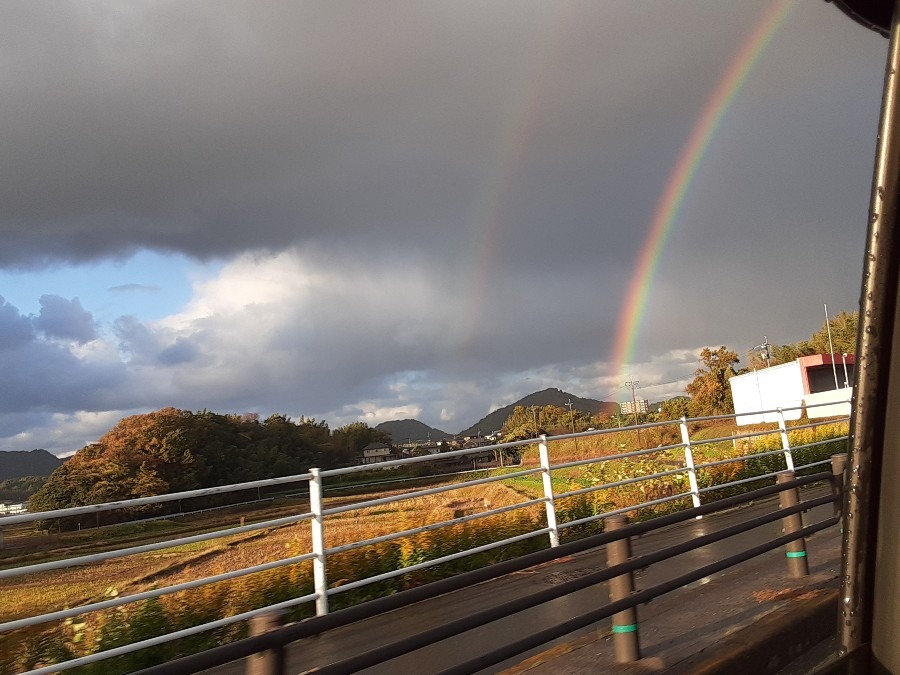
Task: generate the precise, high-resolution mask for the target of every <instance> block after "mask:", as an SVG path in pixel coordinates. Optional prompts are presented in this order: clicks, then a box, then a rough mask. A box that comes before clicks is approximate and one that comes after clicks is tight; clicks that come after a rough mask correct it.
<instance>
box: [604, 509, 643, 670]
mask: <svg viewBox="0 0 900 675" xmlns="http://www.w3.org/2000/svg"><path fill="white" fill-rule="evenodd" d="M627 522H628V521H627V519H626V518H625V516H623V515H616V516H609V517H608V518H605V519H604V530H605V531H606V532H613V531H615V530H621V529H622V528H623V527H625V525H626V524H627ZM630 558H631V540H630V539H629V538H628V537H625V538H624V539H619V540H618V541H611V542H610V543H608V544H607V545H606V564H607V566H609V567H612V566H613V565H619V564H621V563H624V562H627V561H628V560H629V559H630ZM632 593H634V578H633V574H632V572H627V573H625V574H622V575H620V576H617V577H613V578H612V579H610V580H609V601H610V602H616V601H617V600H625V599H626V598H628V597H629V596H630V595H631V594H632ZM612 632H613V648H614V650H615V655H616V663H631V662H633V661H637V660H638V659H639V658H641V645H640V639H639V636H638V621H637V610H636V609H635V608H634V607H629V608H628V609H625V610H622V611H621V612H617V613H615V614H613V616H612Z"/></svg>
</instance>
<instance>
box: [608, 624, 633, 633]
mask: <svg viewBox="0 0 900 675" xmlns="http://www.w3.org/2000/svg"><path fill="white" fill-rule="evenodd" d="M636 630H637V624H633V623H630V624H628V625H627V626H613V633H634V632H635V631H636Z"/></svg>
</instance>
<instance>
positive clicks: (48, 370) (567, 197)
mask: <svg viewBox="0 0 900 675" xmlns="http://www.w3.org/2000/svg"><path fill="white" fill-rule="evenodd" d="M768 6H769V3H764V2H756V1H749V2H742V3H737V4H735V3H720V2H713V1H712V0H691V1H688V2H677V3H675V2H673V3H654V5H653V7H652V11H648V10H649V9H651V8H648V7H647V6H645V5H644V4H643V3H619V2H590V3H588V2H574V1H573V2H554V3H546V2H538V1H533V2H527V1H526V2H521V1H517V2H511V1H510V2H505V1H500V2H490V3H483V2H465V1H464V2H416V3H409V2H379V3H366V2H342V3H318V4H308V3H295V2H286V1H285V2H275V1H273V2H253V3H249V2H221V1H216V2H212V1H208V2H207V1H202V0H198V1H195V2H191V3H183V2H154V3H145V2H140V3H137V2H122V1H116V2H112V1H110V2H99V1H98V2H82V3H62V4H61V3H51V2H43V1H30V2H10V3H5V4H4V5H3V6H2V7H0V62H2V63H3V66H4V67H3V72H2V75H0V77H2V79H3V92H4V95H3V97H0V119H2V120H3V129H4V133H3V137H2V139H0V169H2V174H3V176H4V180H3V181H0V205H2V206H0V234H2V240H3V245H2V246H0V267H3V268H5V269H7V270H18V269H41V268H43V267H44V266H47V265H57V264H63V265H85V266H87V265H89V264H90V263H91V262H92V261H97V260H101V259H106V258H110V257H117V258H123V257H127V256H129V255H131V254H132V253H134V252H135V251H138V250H141V249H154V250H157V251H163V252H179V253H183V254H186V255H188V256H192V257H195V258H197V259H204V260H208V259H216V258H218V259H222V260H224V261H230V260H233V259H236V258H237V259H239V260H244V262H240V263H237V264H236V266H235V267H234V268H230V271H229V272H227V273H226V274H224V275H223V277H222V278H221V279H220V280H219V281H218V282H217V283H218V285H219V288H220V290H216V288H213V287H212V286H211V287H210V288H206V289H199V290H198V291H197V297H198V298H206V299H207V300H208V299H209V298H211V297H218V296H217V294H218V293H220V292H225V291H224V290H221V289H226V288H227V289H230V290H231V292H234V289H235V288H238V287H249V286H252V285H253V283H255V281H258V277H259V275H260V274H263V273H265V274H268V273H271V274H273V275H274V278H277V279H278V281H277V283H274V284H273V285H272V286H271V287H267V288H266V289H265V292H266V293H267V294H268V295H265V296H261V297H257V298H255V299H253V298H251V299H248V300H247V301H246V302H243V303H236V304H235V306H234V307H233V308H230V309H229V307H228V304H227V303H214V304H215V307H216V309H215V310H211V311H202V310H201V309H200V304H202V303H198V304H197V305H196V306H195V307H193V308H190V309H186V310H185V311H184V312H183V313H182V314H181V315H180V318H178V319H177V320H176V319H173V320H172V321H167V322H157V323H149V322H146V321H143V320H142V319H141V318H140V317H122V318H120V319H119V320H118V321H117V322H116V323H115V324H114V325H112V326H106V327H100V326H98V325H97V323H96V322H95V321H94V319H93V317H92V315H91V311H92V308H91V307H83V306H82V305H81V302H80V301H79V300H78V299H77V298H62V297H58V296H45V297H44V298H41V311H40V314H39V315H38V316H36V317H29V316H24V315H22V314H21V313H20V312H19V310H18V309H17V308H15V307H11V306H10V305H8V304H0V365H2V367H3V369H4V372H5V373H6V377H7V380H6V381H7V382H11V383H12V385H11V386H5V387H4V388H3V391H4V393H3V394H0V401H2V406H0V418H2V420H0V428H2V429H7V430H8V431H9V433H6V434H5V435H4V433H3V431H0V436H3V437H5V438H13V439H14V440H10V441H7V443H6V444H5V445H4V447H7V446H8V447H12V446H13V445H15V443H18V442H22V443H27V442H29V440H28V439H29V438H31V437H26V438H25V439H23V438H19V440H15V438H16V437H15V434H14V432H15V430H16V429H17V428H19V429H28V428H38V427H40V426H41V425H42V424H49V423H50V422H48V421H47V420H48V419H49V418H48V417H47V416H52V415H54V414H61V415H69V416H72V415H75V416H77V415H80V414H82V413H91V414H95V415H96V416H95V417H92V418H90V420H89V421H85V420H86V418H83V417H79V418H78V419H74V418H67V419H66V421H65V423H66V424H72V425H73V428H74V427H77V428H79V429H82V428H83V429H84V433H85V434H88V433H91V431H90V424H96V425H98V426H100V425H103V424H106V423H107V422H108V418H106V417H103V416H102V415H101V413H104V412H105V411H113V410H115V411H121V410H131V409H141V408H146V407H156V406H160V405H168V404H173V405H181V406H184V407H190V408H202V407H209V408H213V409H215V408H217V407H223V406H227V407H230V408H232V409H236V410H242V409H254V408H269V409H280V410H284V411H286V412H293V413H298V412H299V413H307V414H309V413H316V414H320V415H322V414H330V415H336V416H343V418H346V419H347V420H349V419H350V418H352V417H353V416H354V415H370V419H372V421H380V420H378V419H377V415H379V414H389V413H390V411H391V410H399V409H409V410H411V411H412V412H414V413H416V414H419V413H421V416H422V418H423V419H425V421H428V422H430V423H433V424H438V423H439V422H440V418H442V417H443V418H444V419H446V420H448V423H447V425H446V426H448V427H449V430H451V431H452V430H456V427H460V428H462V427H464V426H467V425H468V424H469V423H471V422H473V421H474V420H475V419H477V418H478V417H480V416H481V415H483V414H485V413H486V412H488V410H487V408H489V406H490V405H491V404H494V405H500V404H503V403H507V402H509V400H512V399H513V398H515V396H516V394H519V395H521V394H524V393H527V392H528V391H532V390H534V389H537V388H539V386H541V385H556V384H558V385H560V386H568V387H570V388H571V389H573V390H574V389H577V388H578V387H581V389H580V390H579V391H577V392H575V393H579V394H587V395H593V396H598V397H602V396H603V395H604V394H606V393H608V392H607V391H598V390H597V388H598V387H604V388H605V387H608V386H609V385H610V384H611V383H612V380H610V379H609V378H614V377H615V376H616V375H617V374H616V373H614V372H608V371H609V364H605V360H607V359H608V358H609V357H610V349H611V343H612V340H613V338H614V335H615V332H616V329H617V327H616V322H617V319H618V316H619V313H620V305H621V303H622V300H623V297H624V295H625V292H626V288H627V285H628V282H629V280H630V276H631V274H632V270H633V266H634V260H635V259H636V257H637V255H638V252H639V251H640V249H641V247H642V245H643V242H644V239H645V237H646V234H647V228H648V226H649V223H650V220H651V218H652V216H653V213H654V210H655V209H656V207H657V203H658V200H659V198H660V195H661V194H662V192H663V190H664V188H665V186H666V183H667V180H668V179H669V177H670V176H671V174H672V171H673V167H674V166H675V163H676V160H677V158H678V156H679V153H680V152H681V150H682V148H683V147H684V145H685V143H686V141H687V139H688V137H689V134H690V133H691V130H692V128H693V126H694V124H695V123H696V120H697V119H698V118H699V117H700V115H701V114H702V113H703V111H704V108H705V106H706V104H707V101H709V100H710V97H711V96H712V94H713V92H714V91H715V89H716V87H717V85H718V84H719V82H720V81H721V78H722V77H723V73H724V72H725V71H726V69H727V67H728V65H729V64H730V63H731V62H732V61H733V59H734V56H735V54H736V53H737V52H738V50H739V48H740V46H741V45H742V44H743V41H744V40H746V38H747V35H748V34H749V30H750V29H751V28H752V27H753V26H754V25H756V23H757V22H758V21H759V18H760V16H761V15H762V13H763V12H764V10H765V9H766V8H767V7H768ZM885 53H886V41H884V40H883V39H882V38H880V37H878V36H876V35H875V34H873V33H868V32H866V31H865V30H863V29H862V28H860V27H859V26H857V25H856V24H854V23H852V22H851V21H849V20H848V19H846V18H845V17H843V16H842V15H841V14H840V13H839V12H838V11H837V10H835V9H834V8H833V7H830V6H828V5H826V3H817V4H802V5H801V4H798V5H797V6H796V7H795V8H794V9H793V10H792V13H791V15H790V16H789V18H788V20H787V21H786V23H785V25H784V26H783V28H782V29H781V30H780V31H779V32H778V33H777V34H776V35H775V37H774V38H773V39H772V41H771V43H770V44H769V45H768V47H767V48H766V51H765V53H764V54H763V56H762V58H760V60H759V62H758V65H757V68H756V70H755V71H754V72H753V74H752V77H750V78H749V79H748V81H747V83H746V85H745V87H744V88H743V89H742V90H741V92H740V94H739V96H738V98H737V99H736V100H735V102H734V104H733V106H732V107H731V108H730V109H729V111H728V114H727V115H726V116H725V118H724V120H723V124H722V127H721V130H720V133H719V134H718V135H717V136H716V137H715V138H714V139H713V140H712V142H711V143H710V145H709V150H708V152H707V153H706V154H705V156H704V159H703V162H702V163H701V165H700V167H699V169H698V173H697V178H696V179H695V180H694V182H693V183H692V185H691V188H690V190H689V191H688V192H687V194H686V197H685V200H684V202H683V207H682V211H681V215H680V217H679V219H678V221H677V222H676V223H675V226H674V228H673V230H672V232H671V233H670V236H669V238H668V241H667V244H666V247H665V252H664V254H663V255H662V256H661V258H660V260H659V266H658V268H657V271H656V277H655V282H654V285H653V292H652V293H651V294H650V296H649V297H648V301H647V310H646V314H645V316H644V321H643V324H642V325H643V329H642V331H641V333H640V339H639V340H638V351H637V353H636V356H635V360H636V361H639V362H643V363H645V364H651V363H652V364H655V365H652V366H650V365H648V366H647V367H648V368H650V369H652V370H653V372H654V373H655V377H658V381H667V380H668V379H671V378H673V377H683V376H684V374H685V373H686V372H689V370H690V367H688V366H687V365H686V364H689V363H690V359H689V358H683V357H682V356H675V354H676V353H678V354H681V352H679V351H677V350H684V349H695V348H696V347H697V346H698V345H703V344H707V343H728V344H733V345H734V346H735V347H738V348H739V347H740V346H741V345H752V344H756V343H757V342H759V341H760V338H761V336H762V334H764V333H766V334H768V335H769V337H770V339H772V340H774V341H778V342H788V341H792V340H796V339H800V338H803V337H806V336H808V335H809V334H810V333H811V332H812V331H813V330H814V329H815V328H816V327H817V326H818V325H819V323H820V322H821V303H822V302H823V301H828V302H830V303H832V305H833V306H835V308H846V309H852V308H853V307H854V304H855V299H856V296H857V292H858V291H857V289H858V283H859V262H860V261H861V258H862V243H863V235H864V229H865V210H866V206H867V199H868V190H869V180H870V176H871V163H872V153H873V150H874V135H875V129H876V123H877V115H878V101H879V98H880V87H881V80H882V72H883V63H884V56H885ZM248 252H251V253H254V254H255V255H258V256H260V257H259V259H258V260H257V262H256V263H252V262H247V261H250V260H252V258H240V256H242V255H244V254H246V253H248ZM285 252H287V253H286V255H287V256H288V257H286V258H285V257H279V256H280V255H281V254H283V253H285ZM254 265H256V266H255V267H254ZM266 270H268V271H266ZM273 270H274V271H273ZM229 275H231V276H229ZM133 281H134V280H131V279H122V284H120V285H119V286H117V289H119V290H123V289H133V288H135V287H136V284H133ZM142 287H144V288H146V287H147V286H146V284H144V285H143V286H142ZM673 350H674V351H673ZM664 354H668V357H667V358H668V361H666V363H667V364H668V365H665V364H663V363H662V362H660V361H659V359H660V358H661V355H664ZM23 364H28V367H27V369H26V367H25V366H24V365H23ZM636 367H637V364H636ZM667 368H668V369H669V370H671V373H674V374H671V373H670V372H669V371H667V370H666V369H667ZM679 369H680V370H679ZM526 377H532V378H533V379H532V380H530V381H526V380H525V378H526ZM604 377H606V378H607V379H604ZM451 409H452V410H451ZM373 411H374V412H373ZM378 411H381V412H378ZM37 413H40V415H43V416H44V417H41V418H40V419H41V420H42V421H41V422H35V421H34V419H35V418H33V417H29V418H27V421H25V420H26V418H25V417H23V416H24V415H28V414H37ZM4 415H7V416H9V415H16V417H15V419H16V420H17V421H16V422H12V421H11V420H12V419H13V418H11V417H4ZM343 418H342V419H343ZM59 424H63V422H60V423H59ZM22 425H24V426H22ZM29 425H30V426H29ZM79 433H80V432H79ZM35 442H36V441H35ZM49 442H50V441H47V443H49ZM62 442H63V441H60V443H62ZM76 445H77V443H76Z"/></svg>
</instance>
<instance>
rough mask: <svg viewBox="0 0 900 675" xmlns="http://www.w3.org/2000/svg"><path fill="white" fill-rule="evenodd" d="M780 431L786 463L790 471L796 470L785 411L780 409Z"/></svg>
mask: <svg viewBox="0 0 900 675" xmlns="http://www.w3.org/2000/svg"><path fill="white" fill-rule="evenodd" d="M778 430H779V432H780V433H781V447H782V448H784V463H785V465H786V466H787V470H788V471H793V470H794V455H792V454H791V440H790V439H789V438H788V432H787V425H785V423H784V411H783V410H782V409H781V408H779V409H778Z"/></svg>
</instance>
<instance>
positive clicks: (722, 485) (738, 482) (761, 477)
mask: <svg viewBox="0 0 900 675" xmlns="http://www.w3.org/2000/svg"><path fill="white" fill-rule="evenodd" d="M782 471H784V469H781V470H779V471H772V472H771V473H761V474H760V475H758V476H753V477H751V478H742V479H741V480H733V481H730V482H728V483H720V484H719V485H710V486H709V487H705V488H700V489H699V490H698V491H697V492H700V493H701V494H702V493H704V492H713V491H715V490H722V489H724V488H728V487H732V486H734V485H743V484H744V483H752V482H753V481H757V480H764V479H766V478H774V477H775V476H777V475H778V474H779V473H781V472H782ZM823 480H824V479H823Z"/></svg>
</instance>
